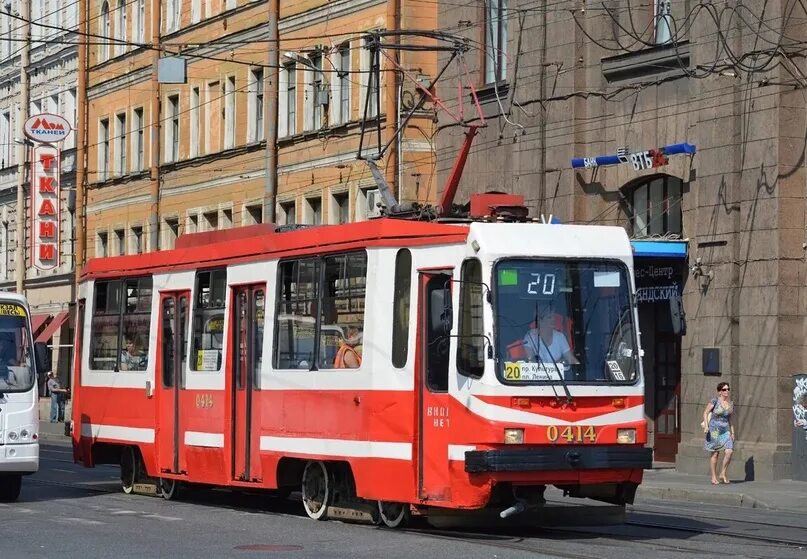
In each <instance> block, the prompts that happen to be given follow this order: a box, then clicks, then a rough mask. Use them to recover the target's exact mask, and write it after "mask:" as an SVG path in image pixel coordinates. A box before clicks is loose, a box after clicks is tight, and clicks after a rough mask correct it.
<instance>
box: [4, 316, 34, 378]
mask: <svg viewBox="0 0 807 559" xmlns="http://www.w3.org/2000/svg"><path fill="white" fill-rule="evenodd" d="M32 354H33V352H32V351H31V335H30V333H29V331H28V317H27V315H26V312H25V309H24V308H23V307H22V306H21V305H17V304H15V303H0V392H3V393H8V392H27V391H29V390H31V388H33V386H34V380H35V379H34V367H33V364H32Z"/></svg>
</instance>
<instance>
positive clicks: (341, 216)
mask: <svg viewBox="0 0 807 559" xmlns="http://www.w3.org/2000/svg"><path fill="white" fill-rule="evenodd" d="M328 206H329V212H328V213H329V219H328V223H337V224H341V223H347V222H349V221H350V213H349V210H350V199H349V198H348V194H347V192H340V193H339V194H334V195H333V196H331V203H330V204H328Z"/></svg>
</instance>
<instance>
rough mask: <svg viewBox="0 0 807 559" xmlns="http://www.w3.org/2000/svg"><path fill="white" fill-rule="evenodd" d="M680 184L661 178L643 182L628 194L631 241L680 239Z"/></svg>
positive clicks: (673, 178)
mask: <svg viewBox="0 0 807 559" xmlns="http://www.w3.org/2000/svg"><path fill="white" fill-rule="evenodd" d="M682 186H683V183H682V182H681V180H680V179H677V178H675V177H668V176H661V177H655V178H652V179H650V180H648V181H645V182H642V183H641V184H639V185H638V186H636V187H634V188H633V189H632V190H631V192H629V193H628V202H629V203H630V209H631V211H632V215H631V228H632V236H633V237H647V236H651V235H669V234H676V235H681V234H682V233H683V230H682V227H681V200H682V198H681V193H682Z"/></svg>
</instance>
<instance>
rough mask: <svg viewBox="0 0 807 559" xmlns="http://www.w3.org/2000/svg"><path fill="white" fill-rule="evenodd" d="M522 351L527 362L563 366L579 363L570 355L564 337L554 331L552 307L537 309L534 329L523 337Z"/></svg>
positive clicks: (567, 341)
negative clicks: (559, 364)
mask: <svg viewBox="0 0 807 559" xmlns="http://www.w3.org/2000/svg"><path fill="white" fill-rule="evenodd" d="M524 349H525V351H526V353H527V360H528V361H539V362H542V363H547V364H551V363H553V362H554V363H564V364H565V365H578V364H579V363H580V361H578V360H577V358H576V357H575V356H574V354H573V353H572V349H571V346H570V345H569V340H567V339H566V335H565V334H564V333H563V332H561V331H560V330H556V329H555V312H554V310H553V308H552V305H545V306H544V307H542V308H541V309H539V311H538V313H537V317H536V321H535V327H534V328H530V330H529V331H528V332H527V334H526V335H525V336H524Z"/></svg>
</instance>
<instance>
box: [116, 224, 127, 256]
mask: <svg viewBox="0 0 807 559" xmlns="http://www.w3.org/2000/svg"><path fill="white" fill-rule="evenodd" d="M115 245H116V247H115V249H116V250H115V253H116V254H117V255H118V256H123V255H124V254H126V232H125V231H124V230H123V229H115Z"/></svg>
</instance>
